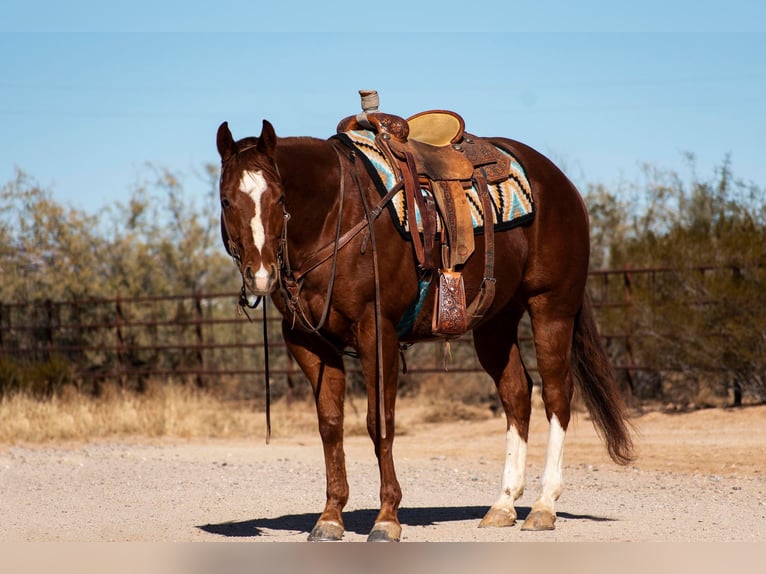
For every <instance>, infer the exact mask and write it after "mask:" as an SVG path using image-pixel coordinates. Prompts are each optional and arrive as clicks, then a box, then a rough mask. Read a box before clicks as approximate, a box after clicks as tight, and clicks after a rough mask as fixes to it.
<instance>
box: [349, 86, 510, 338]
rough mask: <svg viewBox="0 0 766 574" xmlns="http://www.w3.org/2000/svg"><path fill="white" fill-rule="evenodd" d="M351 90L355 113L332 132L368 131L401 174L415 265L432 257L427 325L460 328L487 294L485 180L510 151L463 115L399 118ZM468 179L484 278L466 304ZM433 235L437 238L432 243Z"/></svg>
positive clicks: (443, 332) (485, 303)
mask: <svg viewBox="0 0 766 574" xmlns="http://www.w3.org/2000/svg"><path fill="white" fill-rule="evenodd" d="M359 93H360V95H361V97H362V110H363V111H362V113H361V114H357V115H355V116H349V117H347V118H345V119H343V120H341V122H340V123H339V124H338V128H337V132H338V133H343V132H348V131H354V130H369V131H372V132H374V133H375V143H376V145H377V146H378V147H379V149H380V150H382V151H383V152H384V154H385V155H386V158H387V161H388V163H389V164H390V165H391V166H392V167H393V168H394V169H395V171H396V172H397V173H396V175H397V178H398V179H400V180H401V181H403V184H404V193H405V197H406V202H407V209H408V210H409V212H410V213H413V214H414V213H415V209H416V207H417V210H418V212H419V213H420V225H421V227H422V229H419V228H418V222H417V221H416V218H415V217H409V218H408V222H409V226H410V230H409V231H410V235H411V237H412V242H413V248H414V251H415V255H416V259H417V263H418V266H419V268H420V269H421V270H422V271H423V272H424V274H426V275H428V276H430V275H431V273H432V272H433V271H434V270H435V269H436V268H437V265H438V283H437V297H436V302H435V309H434V315H433V317H434V318H433V323H432V331H433V333H434V334H435V335H440V336H444V337H457V336H459V335H462V334H463V333H465V332H466V331H468V330H469V329H471V328H472V327H473V326H474V325H475V324H476V323H478V321H479V320H481V318H482V317H483V316H484V313H486V311H487V310H488V309H489V307H490V305H491V304H492V301H493V299H494V294H495V278H494V228H493V227H494V226H493V225H492V222H493V221H494V218H495V213H494V210H493V208H492V203H491V199H490V196H489V189H488V184H492V183H496V182H500V181H503V180H505V179H507V178H508V173H509V167H510V159H509V157H508V156H507V155H505V154H503V153H501V152H500V151H498V149H497V148H496V147H495V146H494V145H492V144H491V143H490V142H489V141H487V140H485V139H482V138H479V137H476V136H473V135H471V134H469V133H467V132H465V122H464V120H463V118H462V117H461V116H460V115H458V114H457V113H455V112H452V111H447V110H432V111H426V112H421V113H419V114H416V115H414V116H412V117H410V118H407V119H404V118H402V117H399V116H396V115H393V114H387V113H382V112H380V111H378V95H377V92H374V91H360V92H359ZM472 187H474V188H475V189H477V190H478V196H479V199H480V203H481V211H482V218H483V220H484V221H485V222H487V224H485V225H484V245H485V249H484V260H485V263H484V279H483V281H482V284H481V287H480V290H479V293H478V295H477V296H476V297H475V299H474V300H473V301H472V302H471V303H470V305H467V304H466V298H465V288H464V285H463V277H462V274H461V270H462V267H463V265H464V264H465V263H466V261H468V259H469V257H471V255H472V254H473V252H474V250H475V244H474V230H473V225H472V220H471V212H470V206H469V204H468V199H467V197H466V190H467V189H471V188H472ZM421 190H425V191H426V193H423V192H422V191H421ZM437 220H438V222H437ZM437 229H438V230H439V231H438V232H437ZM436 241H440V244H439V247H440V249H436V247H437V245H436ZM435 252H436V253H437V255H438V256H439V257H440V261H439V262H438V263H437V262H435V261H434V253H435Z"/></svg>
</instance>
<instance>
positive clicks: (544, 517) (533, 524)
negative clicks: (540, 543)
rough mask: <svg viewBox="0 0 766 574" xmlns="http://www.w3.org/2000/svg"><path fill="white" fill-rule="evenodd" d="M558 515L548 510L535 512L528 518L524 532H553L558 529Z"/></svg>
mask: <svg viewBox="0 0 766 574" xmlns="http://www.w3.org/2000/svg"><path fill="white" fill-rule="evenodd" d="M555 524H556V515H555V514H553V513H552V512H550V511H547V510H533V511H532V512H530V513H529V516H527V519H526V520H525V521H524V524H522V525H521V529H522V530H553V529H554V528H556V526H555Z"/></svg>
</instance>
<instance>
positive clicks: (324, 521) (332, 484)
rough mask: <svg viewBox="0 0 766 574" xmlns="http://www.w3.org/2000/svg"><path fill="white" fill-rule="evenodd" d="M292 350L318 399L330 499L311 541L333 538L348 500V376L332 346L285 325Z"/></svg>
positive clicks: (339, 532) (338, 532)
mask: <svg viewBox="0 0 766 574" xmlns="http://www.w3.org/2000/svg"><path fill="white" fill-rule="evenodd" d="M283 333H284V338H285V342H286V344H287V348H288V349H289V351H290V353H291V354H292V355H293V357H294V358H295V360H296V362H297V363H298V365H299V366H300V367H301V369H302V370H303V372H304V373H305V374H306V376H307V377H308V379H309V381H310V382H311V386H312V388H313V390H314V398H315V402H316V409H317V418H318V422H319V434H320V436H321V437H322V447H323V448H324V460H325V472H326V480H327V502H326V504H325V508H324V511H323V512H322V514H321V516H320V517H319V520H317V523H316V525H314V528H313V529H312V530H311V533H310V534H309V537H308V539H309V540H310V541H333V540H340V539H341V538H342V537H343V530H344V527H343V518H342V515H341V513H342V512H343V507H344V506H345V505H346V502H348V480H347V478H346V461H345V455H344V452H343V401H344V398H345V392H346V376H345V372H344V369H343V359H342V357H341V356H340V355H339V354H338V353H337V352H336V351H335V350H334V349H331V348H330V347H329V346H327V345H326V344H324V343H323V342H322V341H319V340H317V339H315V338H313V337H310V336H308V335H306V334H304V333H301V332H296V331H293V330H290V328H289V327H285V328H283Z"/></svg>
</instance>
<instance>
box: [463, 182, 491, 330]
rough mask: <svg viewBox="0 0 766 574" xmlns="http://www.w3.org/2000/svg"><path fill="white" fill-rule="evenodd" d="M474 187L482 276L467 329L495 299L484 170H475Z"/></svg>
mask: <svg viewBox="0 0 766 574" xmlns="http://www.w3.org/2000/svg"><path fill="white" fill-rule="evenodd" d="M474 179H475V181H476V189H477V190H478V192H479V198H480V199H481V209H482V211H483V217H484V278H483V279H482V282H481V287H479V293H478V295H477V296H476V298H475V299H474V300H473V301H472V302H471V304H470V305H469V306H468V310H467V315H468V317H469V319H468V329H473V327H474V326H475V325H476V324H477V323H478V322H479V321H481V319H482V318H483V317H484V313H486V312H487V310H488V309H489V308H490V306H491V305H492V301H494V299H495V283H496V281H495V218H494V207H493V206H492V200H491V199H490V196H489V188H488V187H487V178H486V176H485V175H484V170H483V169H482V170H480V171H477V173H476V175H475V177H474Z"/></svg>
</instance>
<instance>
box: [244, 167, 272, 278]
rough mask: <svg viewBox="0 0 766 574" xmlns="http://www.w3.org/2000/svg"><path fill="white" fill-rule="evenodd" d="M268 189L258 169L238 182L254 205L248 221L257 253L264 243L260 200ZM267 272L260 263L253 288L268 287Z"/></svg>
mask: <svg viewBox="0 0 766 574" xmlns="http://www.w3.org/2000/svg"><path fill="white" fill-rule="evenodd" d="M267 188H268V184H267V183H266V179H265V178H264V177H263V172H262V171H261V170H260V169H259V170H257V171H244V172H243V173H242V179H241V180H240V182H239V190H240V191H241V192H242V193H246V194H247V195H249V196H250V199H252V200H253V203H254V204H255V213H254V214H253V218H252V219H251V220H250V229H251V230H252V233H253V242H254V243H255V248H256V249H257V250H258V252H259V253H262V252H263V246H264V245H265V243H266V231H265V230H264V227H263V219H262V215H263V209H262V208H261V198H262V197H263V194H264V192H265V191H266V189H267ZM268 280H269V272H268V270H267V269H266V268H265V267H264V266H263V262H261V266H260V268H259V269H258V270H257V271H256V272H255V286H256V287H257V288H258V289H266V287H267V286H268Z"/></svg>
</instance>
